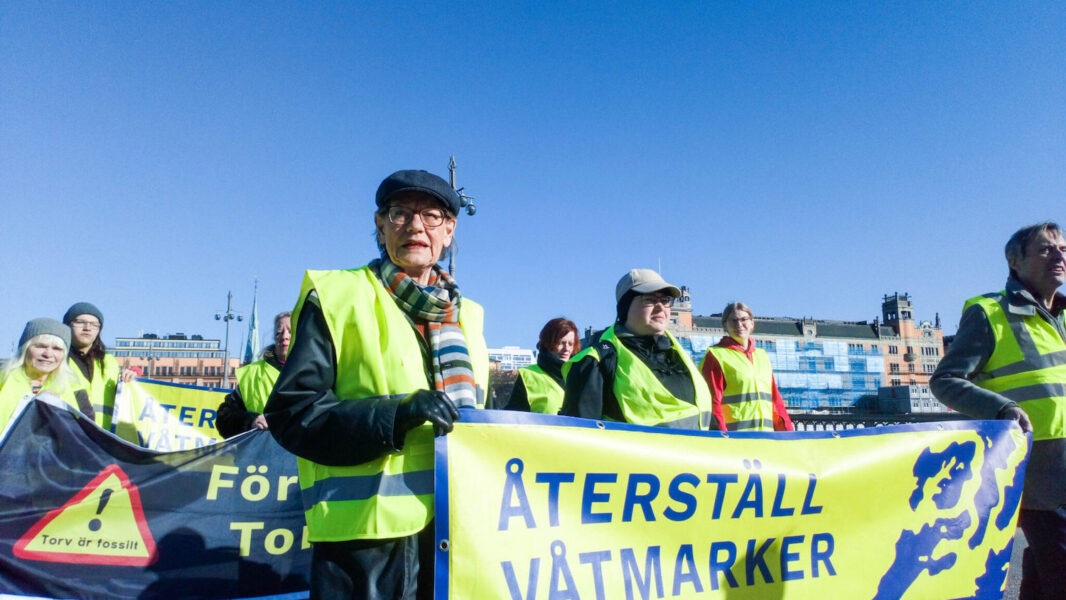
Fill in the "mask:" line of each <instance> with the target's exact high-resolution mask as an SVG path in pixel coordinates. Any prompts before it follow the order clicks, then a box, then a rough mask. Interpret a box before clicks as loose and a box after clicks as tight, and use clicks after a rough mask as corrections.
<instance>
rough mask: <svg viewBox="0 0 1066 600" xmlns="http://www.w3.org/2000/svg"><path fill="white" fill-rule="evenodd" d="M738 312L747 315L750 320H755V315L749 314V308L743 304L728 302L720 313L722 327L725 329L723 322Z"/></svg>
mask: <svg viewBox="0 0 1066 600" xmlns="http://www.w3.org/2000/svg"><path fill="white" fill-rule="evenodd" d="M738 310H742V311H744V312H746V313H748V316H749V317H751V318H752V320H754V319H755V313H753V312H751V308H749V307H748V305H747V304H744V303H743V302H730V303H729V304H726V305H725V309H724V310H723V311H722V327H725V322H726V321H728V320H729V317H732V316H733V313H735V312H737V311H738Z"/></svg>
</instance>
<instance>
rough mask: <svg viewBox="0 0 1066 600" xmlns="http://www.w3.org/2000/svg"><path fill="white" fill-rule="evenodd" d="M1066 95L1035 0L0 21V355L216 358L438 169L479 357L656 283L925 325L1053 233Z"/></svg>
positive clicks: (328, 7) (234, 9)
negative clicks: (20, 343) (390, 189)
mask: <svg viewBox="0 0 1066 600" xmlns="http://www.w3.org/2000/svg"><path fill="white" fill-rule="evenodd" d="M1064 109H1066V7H1064V5H1063V4H1062V3H1061V2H1047V3H1030V2H1020V3H1014V2H1011V3H998V2H986V3H982V2H974V3H955V4H948V3H935V4H934V5H930V4H929V3H924V2H915V3H910V2H899V3H870V4H868V5H859V3H838V2H834V3H788V4H784V3H781V4H778V3H746V2H745V3H737V4H719V3H704V2H699V3H696V2H671V3H647V2H610V3H596V2H583V3H574V4H569V3H557V2H485V3H482V2H464V3H454V4H450V5H446V4H434V3H402V2H379V3H337V4H332V3H314V4H313V5H310V6H308V5H306V4H305V3H272V2H264V3H254V4H253V3H219V4H215V3H197V2H181V3H158V2H152V3H144V2H136V3H123V2H99V3H37V2H22V1H17V0H16V1H10V2H4V3H0V206H2V209H3V210H2V215H3V217H2V223H3V225H2V235H0V261H2V262H0V274H2V277H3V283H2V284H0V289H2V292H3V293H2V294H0V350H2V352H0V354H5V355H6V354H8V353H10V351H11V350H12V346H13V344H14V342H15V341H16V340H17V338H18V336H19V334H20V333H21V330H22V327H23V324H24V323H25V322H26V321H27V320H28V319H30V318H33V317H37V316H53V317H57V318H58V317H60V316H61V315H62V313H63V311H64V310H65V309H66V308H67V306H69V305H70V304H71V303H73V302H75V301H79V300H88V301H91V302H94V303H96V304H97V305H98V306H99V307H100V308H101V309H102V310H103V311H104V313H105V317H106V323H105V327H104V338H105V340H106V341H107V342H108V343H111V342H112V341H113V339H114V337H115V336H116V335H137V334H139V333H141V332H157V333H160V334H164V333H172V332H179V331H180V332H184V333H187V334H192V333H201V334H204V335H206V336H210V337H219V338H220V337H222V335H223V332H224V329H223V326H222V324H221V323H219V322H217V321H215V320H214V314H215V312H216V311H218V310H219V309H222V308H224V307H225V301H226V292H227V290H233V293H234V301H235V304H236V308H237V309H238V310H241V311H244V312H245V313H247V312H248V311H250V309H251V301H252V287H253V282H254V280H255V279H256V278H259V291H260V298H259V299H260V317H261V318H262V319H263V320H268V319H269V317H270V316H271V315H272V314H273V313H274V312H277V311H278V310H282V309H285V308H290V307H291V306H292V305H293V303H294V302H295V300H296V295H297V292H298V291H299V287H300V281H301V278H302V273H303V271H304V270H305V269H308V268H316V269H327V268H347V267H356V266H360V265H362V264H364V263H366V262H367V261H368V260H369V259H371V258H373V256H374V255H375V253H376V248H375V246H374V244H373V241H372V235H371V233H372V224H371V223H372V221H371V212H372V209H373V193H374V190H375V189H376V187H377V185H378V183H379V182H380V180H381V179H382V178H383V177H384V176H385V175H387V174H388V173H390V172H392V171H394V170H396V169H401V168H425V169H429V170H432V171H434V172H437V173H439V174H441V175H443V176H447V169H446V166H447V161H448V156H449V155H452V154H454V155H455V156H456V159H457V162H458V164H459V183H460V185H464V186H466V191H467V192H468V193H470V194H472V195H474V196H475V197H476V198H477V199H476V203H477V205H478V213H477V215H476V216H474V217H472V218H470V217H467V216H465V215H464V216H462V217H461V218H460V223H459V226H458V229H457V235H458V237H459V240H460V244H461V251H460V254H459V259H458V274H457V277H458V281H459V283H460V286H461V287H462V289H463V291H464V293H465V294H467V295H469V296H470V297H472V298H475V299H477V300H479V301H481V303H482V304H484V305H485V307H486V315H487V316H486V319H487V322H486V335H487V338H488V342H489V344H490V346H502V345H505V344H515V345H521V346H524V347H532V346H533V345H534V342H535V339H536V336H537V333H538V331H539V329H540V327H541V325H542V324H543V323H544V321H546V320H547V319H549V318H552V317H555V316H559V315H565V316H567V317H570V318H571V319H573V320H574V321H576V322H577V323H578V326H579V327H580V328H582V329H584V328H585V327H586V326H589V325H592V326H603V325H605V324H607V323H609V322H610V320H611V319H612V317H613V314H614V285H615V282H616V281H617V280H618V278H619V277H620V276H621V275H622V274H623V273H625V271H627V270H628V269H629V268H632V267H652V268H655V267H656V266H657V265H659V264H660V263H661V265H662V271H663V274H664V275H665V277H666V278H667V279H668V280H669V281H671V282H675V283H677V284H679V285H687V286H689V287H690V288H691V290H692V295H693V302H694V306H695V310H696V312H697V313H698V314H710V313H713V312H718V311H720V310H721V308H722V306H723V305H724V304H725V303H726V302H727V301H730V300H734V299H737V300H743V301H745V302H747V303H748V304H750V305H751V306H752V307H753V309H754V310H755V311H756V313H758V314H762V315H777V316H781V315H789V316H803V315H809V316H814V317H817V318H828V319H845V320H863V319H872V318H873V317H875V316H878V315H879V313H880V301H881V296H882V294H884V293H891V292H893V291H900V292H904V291H906V292H910V293H911V294H912V295H913V298H914V302H915V305H916V309H917V310H916V314H917V317H918V318H919V319H922V320H932V319H933V317H934V314H935V313H937V312H939V313H940V314H941V316H942V317H943V320H944V326H945V329H946V331H947V332H948V333H950V332H952V331H954V329H955V326H956V323H957V321H958V312H959V309H960V308H961V306H962V302H963V300H964V299H965V298H967V297H969V296H971V295H973V294H977V293H981V292H986V291H990V290H993V289H998V288H999V287H1000V286H1002V284H1003V281H1004V279H1005V275H1006V267H1005V264H1004V261H1003V258H1002V245H1003V242H1004V241H1005V240H1006V238H1007V237H1008V236H1009V235H1010V234H1011V233H1012V232H1013V231H1014V230H1015V229H1016V228H1017V227H1019V226H1021V225H1024V224H1028V223H1030V222H1035V221H1038V220H1043V219H1055V220H1059V221H1066V215H1064V214H1063V209H1064V202H1063V200H1064V198H1066V193H1064V192H1066V110H1064ZM244 331H245V330H244V327H243V324H242V326H241V327H240V328H238V329H236V330H234V331H233V332H231V338H232V340H231V348H232V349H233V350H234V351H237V350H238V345H239V344H240V342H241V341H242V339H243V336H244ZM263 333H264V341H265V339H266V338H267V337H268V334H269V326H267V327H266V328H265V329H264V331H263Z"/></svg>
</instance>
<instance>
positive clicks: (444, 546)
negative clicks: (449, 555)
mask: <svg viewBox="0 0 1066 600" xmlns="http://www.w3.org/2000/svg"><path fill="white" fill-rule="evenodd" d="M450 546H451V544H449V543H448V540H447V539H443V540H441V541H440V544H437V547H438V548H440V551H441V552H447V551H448V548H449V547H450Z"/></svg>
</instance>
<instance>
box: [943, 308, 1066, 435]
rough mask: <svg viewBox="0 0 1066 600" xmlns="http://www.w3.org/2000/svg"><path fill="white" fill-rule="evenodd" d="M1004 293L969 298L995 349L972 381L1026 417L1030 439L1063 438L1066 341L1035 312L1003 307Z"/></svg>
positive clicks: (1064, 425)
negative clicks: (983, 319) (982, 317)
mask: <svg viewBox="0 0 1066 600" xmlns="http://www.w3.org/2000/svg"><path fill="white" fill-rule="evenodd" d="M1007 303H1008V300H1007V295H1006V293H1005V292H1000V293H998V294H986V295H984V296H977V297H975V298H970V299H969V300H967V301H966V304H965V305H964V306H963V312H965V311H966V309H968V308H970V307H971V306H973V305H974V304H976V305H978V306H980V307H981V308H982V309H983V310H984V311H985V316H987V317H988V324H989V325H990V326H991V328H992V334H993V335H994V336H995V343H996V346H995V349H994V350H993V351H992V355H991V356H990V357H989V358H988V361H987V362H986V363H985V365H984V367H983V368H982V369H981V372H980V373H979V374H978V375H977V376H976V377H975V378H974V379H973V382H974V383H975V384H977V385H978V386H980V387H982V388H984V389H986V390H989V391H992V392H996V393H997V394H1000V395H1002V396H1004V397H1006V398H1007V399H1009V400H1013V401H1014V402H1017V403H1018V406H1020V407H1021V408H1022V410H1024V411H1025V413H1026V414H1027V415H1029V420H1030V421H1031V422H1032V424H1033V441H1040V440H1051V439H1059V438H1066V340H1063V339H1062V336H1061V335H1060V334H1059V332H1058V329H1057V328H1056V327H1055V326H1054V325H1053V324H1051V323H1048V322H1047V321H1045V320H1044V319H1043V318H1041V317H1040V315H1038V314H1035V313H1034V314H1032V315H1020V314H1016V313H1014V312H1011V311H1009V310H1007V309H1006V306H1005V305H1006V304H1007Z"/></svg>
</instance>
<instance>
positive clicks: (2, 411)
mask: <svg viewBox="0 0 1066 600" xmlns="http://www.w3.org/2000/svg"><path fill="white" fill-rule="evenodd" d="M53 375H54V373H53ZM41 391H42V392H52V393H54V394H55V395H57V396H59V397H60V399H62V400H63V402H66V403H67V404H68V405H69V406H70V407H71V408H73V409H74V411H75V412H77V413H78V414H79V415H81V414H82V413H81V408H80V407H78V400H77V398H75V397H74V390H73V388H71V387H70V386H69V385H68V386H64V387H59V386H57V385H55V377H49V378H48V381H45V383H44V386H43V387H42V388H41ZM33 395H34V393H33V384H32V382H31V381H30V377H29V375H27V374H26V371H25V369H15V370H14V371H12V372H11V374H10V375H8V376H7V378H6V379H4V380H3V381H0V431H3V430H4V428H5V427H7V424H8V422H9V421H10V420H11V416H12V415H13V414H14V413H15V409H16V408H17V407H18V405H19V402H21V401H22V398H23V397H25V396H30V397H32V396H33ZM82 416H84V415H82Z"/></svg>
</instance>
